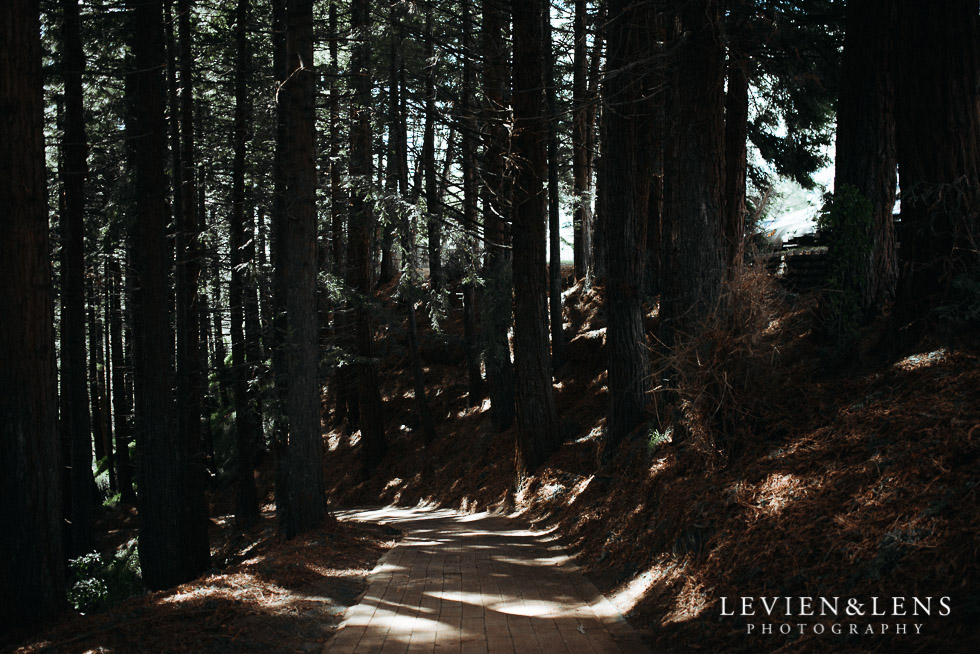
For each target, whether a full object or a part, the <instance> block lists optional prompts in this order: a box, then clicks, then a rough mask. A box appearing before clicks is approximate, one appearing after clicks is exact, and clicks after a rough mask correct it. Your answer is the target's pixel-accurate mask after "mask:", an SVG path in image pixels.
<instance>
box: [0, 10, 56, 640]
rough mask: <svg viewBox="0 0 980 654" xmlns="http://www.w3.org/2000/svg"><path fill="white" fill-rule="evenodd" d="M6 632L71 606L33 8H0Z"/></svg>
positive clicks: (0, 609)
mask: <svg viewBox="0 0 980 654" xmlns="http://www.w3.org/2000/svg"><path fill="white" fill-rule="evenodd" d="M0 30H2V34H3V36H2V38H0V61H3V71H4V72H3V74H2V75H0V107H2V111H3V114H4V117H3V120H0V143H3V144H4V146H3V147H4V153H3V156H2V157H0V197H2V198H4V202H5V204H6V208H5V210H4V211H2V212H0V229H2V231H3V238H2V239H0V261H3V266H4V273H3V275H0V306H3V307H4V308H5V311H7V315H5V316H4V319H3V320H0V361H3V365H0V497H3V502H2V504H0V524H2V525H3V529H2V530H0V631H2V632H3V633H10V632H12V631H13V630H14V629H15V628H18V627H21V626H23V625H24V624H31V623H34V622H38V621H41V620H47V619H49V618H52V617H54V616H55V615H56V614H57V613H58V612H59V611H60V610H61V609H62V608H63V606H64V602H65V579H64V561H63V559H62V543H63V541H62V531H61V522H62V515H61V492H62V487H61V483H60V479H59V477H60V475H61V465H60V464H61V463H62V462H61V460H60V456H59V447H58V426H57V423H58V417H57V407H58V398H57V372H56V369H55V365H56V364H55V349H54V347H55V346H54V312H53V298H52V297H51V265H50V263H49V262H50V256H51V253H50V250H49V246H48V204H47V185H46V183H45V179H44V175H45V171H44V118H43V111H44V98H43V84H42V78H41V39H40V35H41V27H40V24H39V21H38V3H37V1H36V0H12V1H8V2H3V3H0Z"/></svg>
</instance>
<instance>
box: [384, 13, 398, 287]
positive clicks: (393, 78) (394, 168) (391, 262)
mask: <svg viewBox="0 0 980 654" xmlns="http://www.w3.org/2000/svg"><path fill="white" fill-rule="evenodd" d="M401 13H402V12H401V11H399V10H398V9H397V8H392V9H391V10H390V11H389V15H388V21H389V32H390V33H389V36H388V106H387V110H388V115H387V119H386V122H387V123H388V144H387V146H388V147H387V151H386V152H385V157H386V158H387V168H386V169H385V178H384V184H385V194H386V195H387V200H388V201H387V202H386V203H385V207H386V210H385V220H384V223H385V224H384V227H383V230H384V236H383V238H382V246H381V249H382V252H381V274H380V276H379V277H378V283H379V284H386V283H388V282H390V281H391V280H392V279H394V278H395V275H397V274H398V267H399V265H400V263H399V257H398V256H397V248H396V247H395V242H394V235H395V234H396V232H397V231H398V229H399V227H400V225H401V215H400V214H401V204H400V203H399V202H397V201H396V200H395V198H396V197H397V195H398V167H399V165H400V163H401V162H400V156H401V153H400V152H399V146H398V139H399V132H400V131H401V127H400V125H399V117H400V115H401V112H400V109H401V90H400V89H399V85H398V71H399V70H400V59H401V55H400V53H401V48H402V43H403V41H402V27H401V20H402V17H401Z"/></svg>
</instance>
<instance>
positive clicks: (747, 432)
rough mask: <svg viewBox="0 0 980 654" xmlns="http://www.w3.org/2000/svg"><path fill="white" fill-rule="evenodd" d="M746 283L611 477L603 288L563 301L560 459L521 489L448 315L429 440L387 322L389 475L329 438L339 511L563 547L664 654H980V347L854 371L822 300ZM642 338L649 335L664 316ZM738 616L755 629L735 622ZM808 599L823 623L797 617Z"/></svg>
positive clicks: (398, 340)
mask: <svg viewBox="0 0 980 654" xmlns="http://www.w3.org/2000/svg"><path fill="white" fill-rule="evenodd" d="M754 284H755V285H756V286H757V288H755V290H753V291H751V293H754V299H753V298H749V299H750V300H751V302H748V304H752V302H755V303H756V304H752V307H754V308H750V309H748V310H747V311H748V313H750V314H752V315H742V314H739V315H740V317H739V320H740V321H741V322H740V324H739V325H735V326H734V327H733V326H731V325H728V326H726V325H717V324H716V325H714V328H715V330H714V332H711V333H709V336H708V337H707V340H706V342H701V343H696V344H693V345H692V346H691V347H690V348H689V350H688V351H687V353H686V356H685V355H684V354H685V353H682V354H681V355H677V356H675V357H673V358H672V359H670V360H669V361H667V362H659V361H658V360H657V359H656V357H652V366H653V369H654V370H655V371H658V372H663V370H664V369H666V368H667V366H668V364H669V365H670V366H672V367H673V368H674V369H675V370H680V372H679V376H680V378H681V379H682V386H683V383H686V384H687V386H686V387H683V388H682V392H680V393H679V394H678V398H679V400H680V401H678V402H675V403H673V404H674V406H675V407H679V408H676V409H673V410H666V409H660V410H658V406H666V404H659V403H658V402H657V396H658V395H659V393H654V394H653V396H654V397H653V398H652V399H651V403H650V411H649V417H650V421H649V423H648V424H647V425H646V426H645V427H644V428H643V429H640V430H637V432H636V433H635V434H634V435H633V437H632V438H631V439H630V440H628V441H627V442H626V443H624V445H623V447H622V448H621V449H620V451H619V452H618V454H617V455H616V456H615V457H614V458H613V459H612V460H611V461H610V462H609V463H607V464H605V465H600V464H599V463H598V456H597V451H598V446H599V439H600V437H601V432H602V427H603V424H604V412H605V407H606V392H607V390H606V387H605V371H604V353H603V342H604V336H605V324H604V318H603V315H602V309H601V297H600V294H601V289H599V290H596V289H592V290H589V291H585V290H583V289H582V288H580V287H575V288H573V289H571V290H570V291H569V292H567V293H566V297H565V333H566V337H567V339H568V358H569V361H568V363H566V364H565V366H563V367H562V368H561V369H559V370H558V371H557V374H556V394H557V401H558V405H559V411H560V413H561V416H562V419H563V429H564V431H565V433H564V436H565V443H564V445H563V446H562V448H561V449H560V450H559V451H558V452H557V453H556V454H555V455H554V456H552V457H551V459H550V460H549V461H548V462H547V463H546V464H545V466H543V467H542V468H541V469H540V470H538V471H537V473H536V476H534V477H533V478H531V479H530V480H528V481H527V482H526V483H525V484H524V485H522V486H520V487H518V486H517V485H516V484H515V469H514V447H515V433H514V428H513V427H511V428H510V429H508V430H506V431H504V432H500V433H498V432H495V431H494V430H493V429H492V427H491V425H490V421H489V417H488V416H489V412H488V407H489V404H488V402H487V401H485V400H484V401H483V402H482V403H480V404H478V405H477V406H468V404H467V398H466V390H467V385H466V378H465V367H464V364H463V361H462V352H463V346H462V324H461V318H460V317H459V316H458V315H456V314H455V313H450V315H449V317H448V318H447V319H446V320H444V321H443V324H442V328H443V330H444V331H443V332H442V333H438V334H437V333H433V332H432V331H431V330H430V329H428V328H423V329H422V332H421V340H422V344H423V346H422V356H423V360H424V363H425V376H426V383H427V388H428V393H427V395H428V399H429V402H430V405H431V408H432V413H433V415H434V417H435V422H436V432H437V436H436V439H435V440H434V441H433V442H431V443H426V442H424V440H423V439H422V437H421V435H420V434H418V433H416V431H415V430H414V426H415V424H416V423H415V420H414V417H413V411H414V398H413V395H412V392H411V388H412V384H411V377H410V375H409V372H408V371H409V356H408V350H407V340H406V339H405V338H404V337H403V336H402V334H404V333H405V330H404V329H403V328H402V327H401V325H400V323H399V321H398V319H397V317H392V316H396V315H397V314H396V312H395V311H394V310H392V312H391V313H390V314H389V318H390V321H389V324H388V326H387V328H386V330H387V338H388V343H389V345H388V348H389V349H388V351H387V352H386V354H385V357H384V359H383V364H382V379H383V380H384V388H383V394H384V396H385V400H386V404H385V411H386V414H385V419H386V426H387V434H388V438H389V454H388V457H387V458H386V459H385V461H384V462H383V463H382V465H381V466H380V468H379V469H378V470H376V471H375V473H374V474H373V475H372V476H371V477H370V478H368V479H364V478H363V477H362V475H361V472H360V466H359V448H358V446H357V439H358V434H357V433H356V432H355V433H354V434H349V433H348V432H346V431H344V430H342V429H335V430H334V431H332V432H330V434H329V438H328V443H329V447H328V449H329V451H328V453H327V457H326V463H325V467H326V472H327V480H328V484H329V485H330V490H329V496H330V502H331V504H332V505H333V506H337V507H341V506H349V505H353V504H365V503H377V502H379V501H380V502H382V503H397V504H403V505H415V504H419V503H422V504H429V505H438V506H445V507H451V508H456V509H462V510H464V511H477V510H490V511H498V512H502V513H511V514H513V513H517V514H523V515H524V516H525V517H528V518H530V519H532V520H534V521H536V522H537V524H538V525H539V526H540V527H542V528H553V529H556V530H557V532H558V533H559V534H561V535H562V537H563V540H564V542H565V544H566V545H567V546H568V547H569V548H571V549H572V551H573V552H574V553H575V557H576V560H577V562H578V563H579V564H580V565H581V566H582V567H583V568H585V569H586V570H587V571H588V572H589V573H590V574H591V576H592V578H593V580H594V581H595V582H596V584H597V585H598V586H599V587H600V589H602V590H603V591H604V592H605V593H606V594H607V595H608V596H609V597H610V598H611V599H612V600H613V602H614V604H615V605H616V606H617V608H619V610H620V611H622V612H623V613H624V614H625V615H626V616H627V618H628V619H629V620H630V621H631V623H632V624H633V625H634V627H635V628H637V629H638V630H639V631H641V632H642V633H644V634H645V637H646V639H647V640H648V642H649V644H650V645H651V646H652V647H653V648H656V649H658V650H662V651H687V650H688V649H691V648H694V649H705V650H707V651H719V652H720V651H734V652H741V651H746V652H748V651H760V652H775V651H786V650H792V651H814V652H818V651H828V650H835V651H891V650H894V649H896V648H899V647H900V648H901V649H903V650H905V651H936V650H938V649H942V650H943V651H975V646H976V643H977V642H978V639H980V629H978V627H977V626H976V625H977V624H978V623H980V584H978V581H980V579H978V563H977V562H978V556H977V554H978V552H977V550H978V547H980V545H978V543H980V539H978V533H980V531H978V528H980V508H978V505H977V497H976V485H977V480H978V477H980V475H978V472H980V463H978V458H980V368H978V363H980V337H978V334H977V332H976V331H975V330H974V331H968V332H966V333H965V334H964V333H960V335H958V336H944V337H941V338H940V337H932V339H931V340H928V341H926V342H925V343H924V344H921V345H920V346H919V348H918V349H916V350H915V351H912V352H904V353H902V354H900V355H898V356H897V357H892V359H891V360H889V361H888V362H886V363H880V362H879V363H874V364H871V363H868V362H867V361H864V360H855V361H850V360H846V361H844V360H841V358H840V357H837V356H835V355H834V354H833V350H832V348H830V347H829V346H828V345H826V344H821V343H820V341H819V339H818V338H816V337H815V336H814V331H815V327H814V325H815V324H816V319H815V317H814V316H815V311H814V307H815V303H816V300H815V298H814V297H812V296H807V295H804V296H786V295H785V294H783V293H781V292H780V291H779V290H778V289H777V288H775V287H773V286H772V285H771V284H769V283H767V282H764V281H762V280H758V279H756V280H755V282H754ZM763 295H764V296H765V297H764V298H762V296H763ZM760 298H761V299H760ZM456 310H457V311H458V307H457V309H456ZM740 311H741V310H740ZM647 318H648V324H647V328H648V331H649V332H650V334H651V336H652V334H653V333H654V331H653V329H654V327H655V323H656V312H655V310H652V311H650V312H649V315H648V317H647ZM743 318H744V320H743ZM874 339H875V334H873V333H871V334H868V335H867V340H868V342H872V341H874ZM651 342H654V341H653V340H652V339H651ZM859 350H860V348H859ZM865 358H866V359H869V360H870V359H873V358H874V353H872V355H871V356H867V357H865ZM856 359H860V357H857V358H856ZM655 378H659V376H656V373H655ZM761 597H766V598H773V597H780V598H786V597H789V598H796V599H795V600H792V601H791V602H790V605H786V603H785V599H784V600H780V601H781V602H782V604H779V605H778V606H775V605H773V604H772V602H771V600H767V601H768V602H769V605H770V607H771V609H770V612H771V614H767V612H766V610H765V608H764V605H763V604H762V603H761V600H760V599H759V598H761ZM742 598H749V599H748V600H747V601H749V602H750V603H751V607H750V608H751V612H754V615H741V614H742V613H750V611H748V610H745V611H743V605H742V604H741V602H743V601H746V600H743V599H742ZM799 598H813V599H812V600H805V602H806V601H809V602H812V603H813V605H814V606H816V607H817V612H816V613H817V614H816V615H813V616H810V615H804V616H802V617H801V616H800V615H799V613H800V612H801V610H802V612H803V613H804V614H806V613H808V612H809V610H808V609H807V608H806V606H804V607H802V609H801V607H800V606H799V602H800V599H799ZM821 598H826V600H827V604H821ZM834 598H837V599H836V600H834ZM872 598H878V599H877V600H874V602H877V604H874V605H873V604H872ZM895 598H897V599H895ZM723 600H724V602H725V604H723V603H722V602H723ZM850 600H853V601H854V602H855V603H856V604H848V602H849V601H850ZM835 601H836V605H834V604H833V603H834V602H835ZM793 602H796V603H795V604H794V603H793ZM886 604H887V606H885V605H886ZM835 606H836V615H835V614H834V610H833V607H835ZM849 606H850V607H853V608H854V609H855V610H854V612H853V613H848V611H847V609H848V607H849ZM873 606H874V608H875V609H877V610H876V611H875V612H876V613H879V614H881V613H884V615H872V607H873ZM733 607H734V608H733ZM857 607H860V609H858V608H857ZM821 608H822V609H823V615H820V609H821ZM723 613H724V614H723ZM731 613H734V615H729V614H731ZM899 625H904V626H899ZM781 630H782V631H781ZM787 630H788V633H783V631H787ZM769 631H771V633H767V632H769ZM903 631H904V633H902V632H903Z"/></svg>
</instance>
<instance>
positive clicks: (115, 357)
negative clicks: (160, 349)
mask: <svg viewBox="0 0 980 654" xmlns="http://www.w3.org/2000/svg"><path fill="white" fill-rule="evenodd" d="M106 278H107V283H108V286H109V352H110V355H109V358H110V360H111V365H112V407H113V418H114V420H115V422H114V425H113V432H114V433H115V437H116V448H115V450H116V478H117V479H118V481H119V492H120V499H121V500H122V501H123V502H125V503H126V504H135V503H136V494H135V492H134V491H133V470H132V464H131V463H130V460H129V443H130V434H131V429H130V425H131V420H132V415H133V402H132V397H131V396H130V394H129V389H128V383H127V375H128V373H129V372H130V369H131V368H130V362H128V361H127V360H126V354H125V349H124V347H123V323H124V322H128V321H125V320H124V317H123V308H122V294H123V280H122V272H121V270H120V266H119V261H118V260H117V259H116V258H115V257H114V256H111V255H110V256H109V257H108V259H107V261H106Z"/></svg>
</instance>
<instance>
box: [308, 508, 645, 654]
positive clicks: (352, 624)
mask: <svg viewBox="0 0 980 654" xmlns="http://www.w3.org/2000/svg"><path fill="white" fill-rule="evenodd" d="M338 517H340V518H341V519H343V520H359V521H365V522H373V523H380V524H388V525H391V526H393V527H396V528H398V529H400V530H402V531H403V532H404V534H405V535H404V538H403V540H402V541H401V542H400V543H399V544H398V545H397V546H395V548H394V549H392V550H390V551H389V552H388V553H387V554H386V555H385V556H384V557H383V558H382V559H381V561H380V562H379V564H378V566H377V568H375V570H374V572H373V573H372V574H371V577H370V580H369V583H368V588H367V591H366V592H365V594H364V596H363V597H362V598H361V601H360V603H359V604H357V605H355V606H353V607H351V608H350V610H349V611H348V613H347V616H346V618H345V619H344V623H343V625H342V626H341V628H340V631H338V632H337V634H336V635H335V636H334V637H333V638H332V639H331V640H330V641H329V642H328V643H327V646H326V649H325V652H328V653H337V654H339V653H342V652H343V653H348V652H383V653H387V652H408V651H411V652H462V653H467V652H488V653H491V652H518V653H520V654H525V653H533V652H548V653H550V652H564V653H569V654H580V653H588V652H596V653H600V652H602V653H604V652H645V651H647V648H646V647H645V646H644V645H643V644H642V642H641V641H640V639H639V637H638V636H637V635H636V634H635V633H634V632H633V631H632V629H630V627H629V625H627V624H626V621H625V620H623V618H622V616H621V615H620V614H619V613H618V612H617V611H616V609H615V608H614V607H613V606H612V604H610V603H609V601H608V600H606V598H604V597H603V596H602V595H601V594H600V593H599V591H597V590H596V588H595V586H593V585H592V583H591V582H590V581H589V580H588V579H586V578H585V577H584V576H583V575H582V574H581V573H580V572H578V571H577V570H576V569H575V567H574V565H573V564H571V563H570V562H569V560H568V558H567V556H566V555H565V553H564V552H563V551H562V550H561V548H559V547H558V546H556V545H554V544H552V543H549V538H548V536H547V535H546V534H542V533H540V532H539V533H535V532H531V531H528V530H527V529H525V528H524V527H523V526H521V525H520V524H519V523H518V522H517V521H515V520H511V519H507V518H502V517H495V516H489V515H487V514H485V513H483V514H474V515H465V514H460V513H456V512H454V511H448V510H441V509H439V510H435V509H418V508H411V509H410V508H394V507H387V508H383V509H367V510H352V511H343V512H339V514H338Z"/></svg>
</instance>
